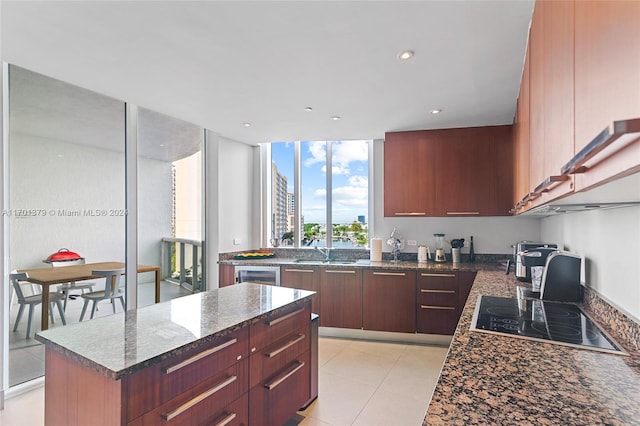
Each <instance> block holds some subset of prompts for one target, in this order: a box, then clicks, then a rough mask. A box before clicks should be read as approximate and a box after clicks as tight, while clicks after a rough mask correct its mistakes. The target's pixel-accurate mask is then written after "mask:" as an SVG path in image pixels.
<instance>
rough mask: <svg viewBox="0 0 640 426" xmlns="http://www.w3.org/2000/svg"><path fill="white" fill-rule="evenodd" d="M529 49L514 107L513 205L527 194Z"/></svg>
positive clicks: (528, 188)
mask: <svg viewBox="0 0 640 426" xmlns="http://www.w3.org/2000/svg"><path fill="white" fill-rule="evenodd" d="M529 50H530V49H529V48H528V47H527V53H526V57H525V60H524V68H523V70H522V81H521V82H520V93H519V95H518V102H517V105H516V116H515V123H514V126H513V132H514V135H513V140H514V145H513V158H514V160H513V161H514V165H513V166H514V169H513V176H514V184H513V185H514V193H513V205H514V206H515V205H516V204H517V203H518V202H519V201H520V200H522V199H524V198H525V196H526V195H527V194H528V193H529V190H530V184H529V157H530V155H529V62H530V61H529Z"/></svg>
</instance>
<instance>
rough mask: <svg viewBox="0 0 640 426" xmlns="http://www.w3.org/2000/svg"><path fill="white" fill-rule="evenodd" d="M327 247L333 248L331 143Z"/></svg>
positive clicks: (328, 156) (329, 152) (328, 171)
mask: <svg viewBox="0 0 640 426" xmlns="http://www.w3.org/2000/svg"><path fill="white" fill-rule="evenodd" d="M326 151H327V159H326V164H327V166H326V169H327V189H326V191H327V219H326V220H327V247H332V246H333V210H332V198H333V197H332V194H333V191H332V179H331V178H332V176H333V166H332V164H333V162H332V158H331V157H332V154H331V141H327V149H326Z"/></svg>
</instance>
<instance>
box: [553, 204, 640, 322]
mask: <svg viewBox="0 0 640 426" xmlns="http://www.w3.org/2000/svg"><path fill="white" fill-rule="evenodd" d="M542 238H543V239H544V240H545V241H546V240H550V241H552V242H556V243H557V244H559V247H563V248H564V249H565V250H568V251H571V252H573V253H577V254H579V255H581V256H584V257H585V283H586V285H588V286H589V287H591V288H593V289H594V290H596V291H597V292H598V293H599V294H601V295H602V296H603V297H604V298H605V299H607V300H608V301H610V302H611V303H612V304H613V305H615V306H616V307H618V308H619V309H621V310H622V311H625V312H626V313H627V314H629V315H631V316H632V317H634V318H635V319H636V320H639V321H640V207H626V208H620V209H612V210H592V211H587V212H580V213H569V214H565V215H560V216H550V217H547V218H545V219H543V220H542Z"/></svg>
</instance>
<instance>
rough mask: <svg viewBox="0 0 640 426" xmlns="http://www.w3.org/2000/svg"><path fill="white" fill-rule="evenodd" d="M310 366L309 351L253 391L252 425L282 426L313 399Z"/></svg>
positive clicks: (251, 402) (250, 413) (251, 405)
mask: <svg viewBox="0 0 640 426" xmlns="http://www.w3.org/2000/svg"><path fill="white" fill-rule="evenodd" d="M254 356H255V355H254ZM309 364H310V351H307V352H305V353H303V354H301V355H300V356H299V357H297V358H296V359H295V360H293V361H292V362H291V363H289V364H287V365H286V366H285V367H284V368H283V369H281V370H280V371H278V372H276V373H275V374H274V375H272V376H271V377H268V378H266V379H265V380H263V381H261V382H260V383H259V384H258V385H257V386H255V387H253V388H251V390H250V392H249V424H251V425H256V426H262V425H281V424H284V423H285V422H286V421H287V420H288V419H289V418H291V416H293V415H294V414H295V413H296V411H298V410H299V409H300V408H301V407H302V406H304V404H305V403H306V402H307V401H308V400H309V398H310V386H309V383H310V379H311V376H310V373H311V371H310V365H309Z"/></svg>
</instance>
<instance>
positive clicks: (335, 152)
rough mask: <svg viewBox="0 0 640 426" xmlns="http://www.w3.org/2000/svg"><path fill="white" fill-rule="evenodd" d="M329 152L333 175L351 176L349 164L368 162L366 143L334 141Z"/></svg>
mask: <svg viewBox="0 0 640 426" xmlns="http://www.w3.org/2000/svg"><path fill="white" fill-rule="evenodd" d="M331 151H332V159H331V165H332V169H333V174H337V175H348V174H351V170H350V168H349V166H350V165H351V163H353V162H356V161H359V162H366V161H368V160H369V148H368V141H346V142H339V141H336V142H333V143H332V144H331Z"/></svg>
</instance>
